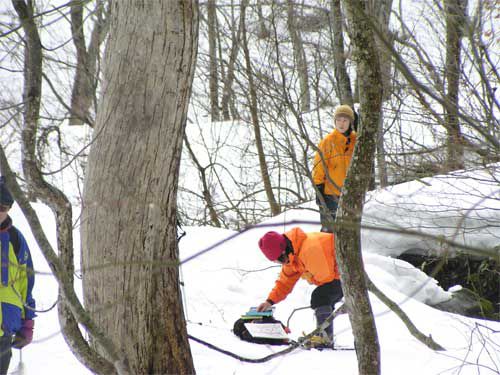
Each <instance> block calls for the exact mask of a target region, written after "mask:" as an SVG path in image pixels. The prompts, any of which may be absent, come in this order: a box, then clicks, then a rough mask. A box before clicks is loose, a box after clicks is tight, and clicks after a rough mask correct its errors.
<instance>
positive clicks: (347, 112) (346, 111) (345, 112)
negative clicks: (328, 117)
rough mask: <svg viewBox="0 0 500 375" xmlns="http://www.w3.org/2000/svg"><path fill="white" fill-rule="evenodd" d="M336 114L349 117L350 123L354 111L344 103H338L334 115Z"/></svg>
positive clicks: (352, 120) (352, 119)
mask: <svg viewBox="0 0 500 375" xmlns="http://www.w3.org/2000/svg"><path fill="white" fill-rule="evenodd" d="M337 116H346V117H349V118H350V119H351V123H352V122H354V112H353V110H352V108H351V107H349V106H348V105H346V104H342V105H339V106H338V107H337V108H335V114H334V117H335V118H337Z"/></svg>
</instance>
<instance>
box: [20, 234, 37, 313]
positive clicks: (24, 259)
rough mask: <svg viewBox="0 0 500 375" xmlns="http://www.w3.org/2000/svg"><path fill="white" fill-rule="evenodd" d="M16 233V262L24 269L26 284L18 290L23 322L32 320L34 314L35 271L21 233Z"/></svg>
mask: <svg viewBox="0 0 500 375" xmlns="http://www.w3.org/2000/svg"><path fill="white" fill-rule="evenodd" d="M17 232H18V237H19V254H18V262H19V266H20V267H22V268H24V272H25V275H26V283H25V285H23V287H22V290H20V293H21V296H22V298H23V303H24V304H25V307H24V309H23V310H24V314H23V319H24V320H32V319H33V318H34V317H35V316H36V314H35V308H36V303H35V299H34V298H33V295H32V291H33V286H34V285H35V271H34V268H33V261H32V259H31V252H30V249H29V247H28V244H27V243H26V240H25V238H24V236H23V235H22V233H21V232H19V231H17Z"/></svg>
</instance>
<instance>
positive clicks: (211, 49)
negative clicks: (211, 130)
mask: <svg viewBox="0 0 500 375" xmlns="http://www.w3.org/2000/svg"><path fill="white" fill-rule="evenodd" d="M207 24H208V61H209V71H210V72H209V88H210V115H211V117H212V121H219V120H220V116H219V112H220V109H219V78H218V74H217V27H216V25H217V12H216V2H215V0H208V2H207Z"/></svg>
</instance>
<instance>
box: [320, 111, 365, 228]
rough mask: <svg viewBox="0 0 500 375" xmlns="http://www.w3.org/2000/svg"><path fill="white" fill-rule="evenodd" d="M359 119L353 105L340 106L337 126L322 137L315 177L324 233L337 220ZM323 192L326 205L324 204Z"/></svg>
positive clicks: (336, 113)
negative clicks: (322, 200)
mask: <svg viewBox="0 0 500 375" xmlns="http://www.w3.org/2000/svg"><path fill="white" fill-rule="evenodd" d="M356 119H357V115H356V113H355V112H354V111H353V110H352V108H351V107H350V106H348V105H340V106H338V107H337V108H336V109H335V114H334V122H335V129H333V131H332V132H331V133H330V134H328V135H327V136H326V137H325V138H323V139H322V140H321V142H320V143H319V146H318V151H317V152H316V155H315V156H314V164H313V170H312V178H313V182H314V184H315V185H316V188H317V198H316V203H317V204H318V206H319V212H320V219H321V232H332V228H331V225H330V224H331V223H332V222H333V221H334V220H335V216H336V213H337V207H338V202H339V197H340V192H341V189H342V186H344V180H345V178H346V176H347V170H348V169H349V165H350V163H351V158H352V154H353V151H354V145H355V144H356V131H355V130H354V128H353V127H355V121H356ZM320 195H321V196H323V199H324V200H325V203H326V207H325V206H324V205H322V204H321V200H320Z"/></svg>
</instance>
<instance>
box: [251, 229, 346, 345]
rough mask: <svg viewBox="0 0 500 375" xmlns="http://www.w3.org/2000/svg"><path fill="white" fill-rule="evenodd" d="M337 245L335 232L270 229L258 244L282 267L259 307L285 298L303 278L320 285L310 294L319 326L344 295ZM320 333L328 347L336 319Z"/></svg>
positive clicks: (268, 256) (267, 256) (331, 343)
mask: <svg viewBox="0 0 500 375" xmlns="http://www.w3.org/2000/svg"><path fill="white" fill-rule="evenodd" d="M334 246H335V245H334V238H333V234H332V233H322V232H310V233H305V232H304V231H303V230H302V229H300V228H298V227H296V228H293V229H292V230H290V231H288V232H286V233H284V234H280V233H277V232H267V233H266V234H265V235H264V236H263V237H262V238H261V239H260V240H259V247H260V249H261V251H262V252H263V253H264V255H265V256H266V258H267V259H269V260H270V261H272V262H278V263H280V264H282V267H281V272H280V275H279V277H278V279H277V280H276V284H275V286H274V288H273V289H272V291H271V292H270V293H269V296H268V297H267V299H266V301H265V302H263V303H261V304H260V305H259V306H258V307H257V311H265V310H268V309H269V308H270V307H271V306H272V305H274V304H276V303H278V302H280V301H282V300H284V299H285V298H286V296H287V295H288V294H289V293H290V292H291V291H292V289H293V287H294V286H295V284H296V283H297V281H298V280H299V278H303V279H305V280H307V282H309V283H310V284H314V285H317V288H316V289H314V291H313V292H312V295H311V308H312V309H314V313H315V316H316V323H317V326H318V327H319V326H320V325H321V324H323V323H324V321H325V320H326V319H327V318H328V317H329V316H330V314H331V313H332V311H333V309H334V307H335V304H336V303H337V302H338V301H340V300H341V299H342V297H343V294H342V286H341V284H340V275H339V271H338V268H337V261H336V259H335V247H334ZM321 336H322V337H321V338H322V339H323V345H324V346H325V347H332V346H333V323H330V325H329V326H328V327H327V328H326V329H325V331H324V333H323V335H321Z"/></svg>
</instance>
